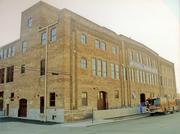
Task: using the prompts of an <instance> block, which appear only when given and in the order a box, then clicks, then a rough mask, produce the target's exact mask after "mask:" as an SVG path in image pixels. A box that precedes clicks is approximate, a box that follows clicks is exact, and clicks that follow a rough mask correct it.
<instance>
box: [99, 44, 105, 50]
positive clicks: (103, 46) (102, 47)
mask: <svg viewBox="0 0 180 134" xmlns="http://www.w3.org/2000/svg"><path fill="white" fill-rule="evenodd" d="M100 47H101V49H102V50H103V51H105V50H106V44H105V43H104V42H101V44H100Z"/></svg>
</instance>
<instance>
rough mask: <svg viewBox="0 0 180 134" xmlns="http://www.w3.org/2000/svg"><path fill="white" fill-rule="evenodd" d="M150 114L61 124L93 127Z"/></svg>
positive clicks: (63, 125)
mask: <svg viewBox="0 0 180 134" xmlns="http://www.w3.org/2000/svg"><path fill="white" fill-rule="evenodd" d="M148 116H149V114H139V115H131V116H125V117H116V118H112V119H104V120H94V121H93V120H90V119H89V120H84V121H79V122H74V123H64V124H61V127H91V126H96V125H100V124H107V123H115V122H123V121H127V120H135V119H140V118H145V117H148Z"/></svg>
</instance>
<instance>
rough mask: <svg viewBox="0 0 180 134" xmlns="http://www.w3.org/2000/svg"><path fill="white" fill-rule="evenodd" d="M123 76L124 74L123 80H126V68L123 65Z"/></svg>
mask: <svg viewBox="0 0 180 134" xmlns="http://www.w3.org/2000/svg"><path fill="white" fill-rule="evenodd" d="M123 76H124V80H127V70H126V67H123Z"/></svg>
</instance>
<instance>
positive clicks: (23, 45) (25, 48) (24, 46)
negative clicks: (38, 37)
mask: <svg viewBox="0 0 180 134" xmlns="http://www.w3.org/2000/svg"><path fill="white" fill-rule="evenodd" d="M21 51H22V53H25V52H26V51H27V42H26V41H23V42H22V47H21Z"/></svg>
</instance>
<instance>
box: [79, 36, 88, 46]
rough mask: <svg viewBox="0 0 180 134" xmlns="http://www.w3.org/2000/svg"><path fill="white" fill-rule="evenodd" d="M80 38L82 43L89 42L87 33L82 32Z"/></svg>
mask: <svg viewBox="0 0 180 134" xmlns="http://www.w3.org/2000/svg"><path fill="white" fill-rule="evenodd" d="M80 40H81V44H84V45H85V44H87V36H86V35H85V34H81V37H80Z"/></svg>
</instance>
